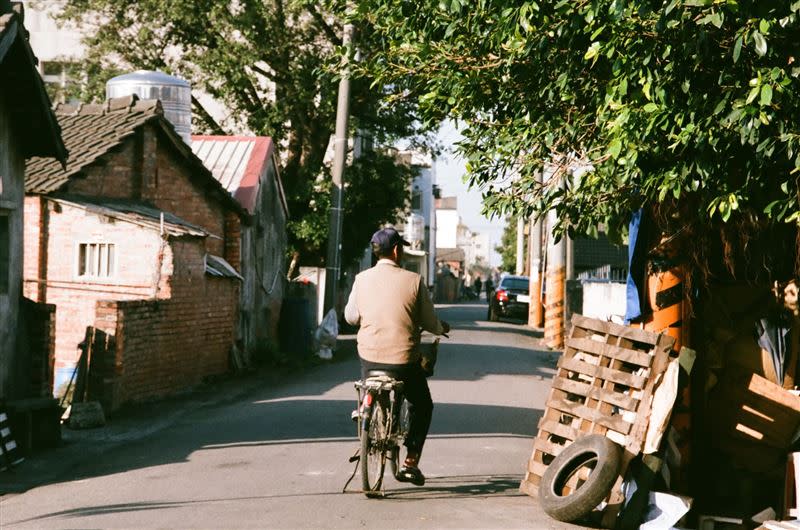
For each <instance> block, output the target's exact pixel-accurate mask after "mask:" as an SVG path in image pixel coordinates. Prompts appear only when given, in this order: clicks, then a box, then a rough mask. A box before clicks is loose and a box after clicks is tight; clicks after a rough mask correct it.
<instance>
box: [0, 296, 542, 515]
mask: <svg viewBox="0 0 800 530" xmlns="http://www.w3.org/2000/svg"><path fill="white" fill-rule="evenodd" d="M483 307H485V306H483ZM480 310H481V305H477V304H472V305H471V306H470V305H454V306H449V307H446V308H441V309H440V312H441V314H442V317H443V318H445V319H447V318H450V319H451V320H452V321H453V322H454V324H455V328H456V329H457V330H459V329H469V326H473V325H475V326H477V324H476V323H475V321H471V320H469V317H470V316H476V315H477V312H479V311H480ZM480 324H481V326H480V327H481V329H482V330H486V331H491V330H492V329H493V328H485V327H483V324H485V323H480ZM493 324H494V323H493ZM497 326H498V330H497V331H500V332H503V333H510V332H517V331H518V332H519V333H520V334H521V335H522V334H525V337H522V336H520V339H522V340H521V341H508V340H505V341H503V340H502V339H501V340H498V341H497V342H507V343H511V344H522V345H521V346H499V345H497V344H494V345H482V344H464V343H461V342H459V341H458V340H457V339H456V340H453V341H452V342H443V343H442V347H441V349H440V352H439V361H438V363H437V366H436V373H435V375H434V378H433V379H434V382H435V383H436V382H438V383H439V384H441V383H443V382H446V381H477V380H479V379H483V378H485V377H487V376H490V375H522V376H530V377H535V378H539V379H545V378H547V379H549V378H550V377H552V373H553V369H552V368H553V366H554V363H555V358H554V356H553V354H552V352H547V351H543V350H539V349H536V348H534V347H529V345H531V346H535V345H536V342H535V341H533V340H528V339H529V338H531V337H532V335H531V333H533V332H534V330H530V329H524V328H522V327H520V328H519V330H517V329H514V328H512V326H510V325H508V324H504V323H498V324H497ZM504 326H505V327H504ZM339 345H340V346H339V349H338V350H337V352H336V358H335V361H336V362H334V363H331V364H327V365H317V366H310V367H309V368H308V369H307V370H305V371H304V372H302V373H295V374H287V376H286V378H285V379H283V380H281V381H280V383H278V384H269V385H266V386H265V387H262V388H256V389H255V390H253V391H252V392H251V393H248V394H246V395H244V396H243V397H237V398H236V399H235V400H230V401H228V402H220V403H218V404H212V405H208V406H203V407H201V408H199V409H193V410H188V411H187V412H186V415H185V416H180V417H179V419H178V420H176V421H175V422H174V423H172V424H170V425H169V426H167V427H165V428H163V429H162V430H160V431H153V433H152V434H148V435H147V436H145V437H142V438H139V439H135V440H133V441H125V442H124V443H122V444H118V443H116V442H115V444H110V443H103V441H102V440H95V439H92V438H91V436H86V437H84V439H83V440H82V441H78V442H76V443H74V444H73V445H72V446H69V445H67V446H66V447H63V448H61V449H59V450H58V451H57V452H53V453H52V454H51V455H49V456H48V455H47V454H43V455H41V456H40V455H35V456H34V457H33V458H32V459H31V460H34V459H40V462H38V463H37V464H36V465H35V466H30V465H29V464H30V462H26V463H23V465H22V466H20V467H19V475H16V476H15V475H14V474H10V473H0V494H2V493H6V492H10V491H16V492H19V491H25V490H26V489H29V488H31V487H34V486H39V485H43V484H50V483H59V482H66V481H72V480H77V479H87V478H93V477H99V476H107V475H113V474H117V473H124V472H126V471H130V470H136V469H142V468H147V467H155V466H161V465H167V464H174V463H182V462H187V461H188V459H189V457H190V455H192V453H194V452H196V451H201V450H208V451H213V450H219V449H224V448H227V447H236V446H259V445H263V446H268V445H276V444H309V443H311V444H315V443H332V442H339V443H341V442H343V441H347V440H352V442H353V446H355V445H357V444H356V438H355V425H354V423H353V422H352V421H351V420H350V411H352V410H353V408H354V406H355V391H354V390H353V391H352V399H349V398H346V397H344V396H343V394H344V391H343V389H342V388H341V387H342V386H343V385H346V386H349V387H350V388H351V389H352V382H353V381H354V380H355V379H356V378H358V377H359V367H358V356H357V351H356V342H355V336H352V335H351V336H346V337H342V338H341V340H340V341H339ZM334 389H336V390H335V395H328V394H329V393H331V392H332V391H333V390H334ZM435 399H436V398H435V396H434V400H435ZM541 414H542V411H541V410H538V409H534V408H528V407H513V406H499V405H478V404H470V403H436V404H435V407H434V417H433V423H432V427H431V436H432V437H437V438H453V439H464V438H470V437H486V436H501V437H502V436H510V437H524V438H532V437H533V436H534V435H535V433H536V429H537V424H538V421H539V418H540V417H541ZM212 419H213V421H212ZM152 421H153V422H157V421H158V418H157V411H154V417H153V418H152ZM146 422H147V418H142V422H141V429H143V430H146V429H148V428H149V423H146ZM243 425H246V428H243V427H242V426H243ZM347 451H350V446H347ZM347 456H350V455H349V454H348V455H346V456H343V458H344V459H346V458H347ZM48 458H49V459H50V460H49V462H54V461H57V460H58V459H59V458H63V459H64V462H68V463H64V464H63V465H60V466H52V468H53V469H55V468H58V471H53V470H52V469H48ZM26 466H27V467H26ZM31 470H33V471H32V472H33V473H34V474H35V473H36V472H37V471H38V470H45V471H42V479H41V480H39V479H38V478H37V477H36V476H24V477H23V475H24V474H26V473H30V472H31ZM23 478H24V480H22V479H23ZM517 485H518V480H517ZM491 487H495V488H498V489H501V488H503V487H510V486H508V485H507V484H506V485H505V486H504V485H503V484H502V482H501V481H496V482H495V483H494V486H492V485H491V484H490V485H486V486H485V488H484V492H488V491H489V490H490V488H491ZM464 488H465V489H464V492H465V493H464V494H466V491H468V490H469V486H465V487H464ZM485 494H488V493H485ZM164 507H168V506H164ZM117 508H119V509H129V508H130V509H146V508H140V507H138V506H135V505H132V506H129V507H126V506H124V505H123V506H118V507H117ZM117 508H114V507H111V508H108V509H117ZM158 508H159V507H158V506H156V507H154V508H153V509H158ZM87 509H88V508H87ZM104 509H105V508H104Z"/></svg>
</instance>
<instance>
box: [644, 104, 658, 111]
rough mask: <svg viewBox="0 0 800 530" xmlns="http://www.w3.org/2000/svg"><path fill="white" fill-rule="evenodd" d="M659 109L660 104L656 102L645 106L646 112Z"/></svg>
mask: <svg viewBox="0 0 800 530" xmlns="http://www.w3.org/2000/svg"><path fill="white" fill-rule="evenodd" d="M657 110H658V105H656V104H655V103H648V104H647V105H645V106H644V111H645V112H655V111H657Z"/></svg>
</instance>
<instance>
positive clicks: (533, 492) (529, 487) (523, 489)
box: [519, 477, 539, 497]
mask: <svg viewBox="0 0 800 530" xmlns="http://www.w3.org/2000/svg"><path fill="white" fill-rule="evenodd" d="M519 491H520V493H524V494H526V495H530V496H531V497H537V496H538V495H539V486H538V485H537V484H533V483H532V482H531V477H525V480H523V481H522V482H521V483H520V485H519Z"/></svg>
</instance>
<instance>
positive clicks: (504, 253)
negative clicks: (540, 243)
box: [494, 216, 528, 274]
mask: <svg viewBox="0 0 800 530" xmlns="http://www.w3.org/2000/svg"><path fill="white" fill-rule="evenodd" d="M527 248H528V239H527V238H525V249H527ZM494 249H495V250H496V251H497V252H498V253H499V254H500V259H501V262H500V270H503V271H506V272H510V273H512V274H514V273H515V272H516V270H517V218H516V217H513V216H508V217H506V226H505V228H504V229H503V235H502V237H501V238H500V244H499V245H497V246H496V247H494ZM525 252H527V250H525Z"/></svg>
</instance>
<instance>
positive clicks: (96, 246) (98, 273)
mask: <svg viewBox="0 0 800 530" xmlns="http://www.w3.org/2000/svg"><path fill="white" fill-rule="evenodd" d="M115 254H116V252H115V248H114V245H113V244H112V243H81V244H80V245H78V277H79V278H111V277H113V276H114V274H115V260H116V256H115Z"/></svg>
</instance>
